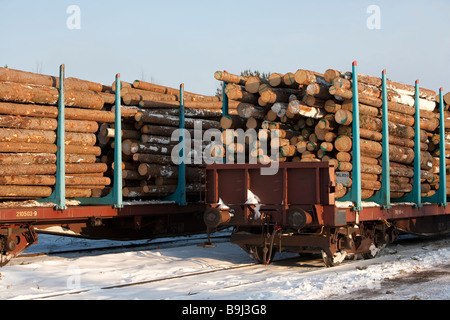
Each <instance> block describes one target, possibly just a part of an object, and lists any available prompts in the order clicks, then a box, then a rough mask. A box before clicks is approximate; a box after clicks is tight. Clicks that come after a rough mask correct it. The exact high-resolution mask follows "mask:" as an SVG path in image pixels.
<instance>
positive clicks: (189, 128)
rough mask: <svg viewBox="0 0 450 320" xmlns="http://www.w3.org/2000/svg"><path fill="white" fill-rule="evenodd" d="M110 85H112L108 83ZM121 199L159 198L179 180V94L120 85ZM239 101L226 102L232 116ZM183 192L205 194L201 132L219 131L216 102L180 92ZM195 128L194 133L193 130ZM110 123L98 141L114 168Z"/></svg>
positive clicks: (161, 88)
mask: <svg viewBox="0 0 450 320" xmlns="http://www.w3.org/2000/svg"><path fill="white" fill-rule="evenodd" d="M112 87H113V88H114V87H115V84H114V83H113V85H112ZM121 97H122V103H123V106H122V109H121V112H122V140H123V142H122V158H123V165H122V168H123V172H122V173H123V181H122V184H123V195H124V197H126V198H135V197H139V198H149V199H158V198H161V197H163V196H167V195H169V194H171V193H173V192H174V191H175V189H176V186H177V179H178V167H177V164H178V162H177V161H178V152H177V150H178V149H177V148H179V140H178V136H177V135H176V133H177V130H178V129H179V125H180V122H179V106H180V90H179V89H173V88H169V87H165V86H161V85H155V84H151V83H147V82H144V81H138V80H136V81H134V82H133V83H126V82H123V81H122V83H121ZM238 105H239V102H237V101H231V103H230V111H231V113H235V114H237V111H236V109H237V107H238ZM184 106H185V128H186V132H185V135H186V136H185V141H188V142H189V143H188V144H187V145H186V148H187V149H185V162H186V164H187V166H186V192H187V194H188V195H190V194H193V195H196V196H198V195H200V194H201V193H202V192H203V191H204V180H203V179H204V176H203V175H204V174H203V167H204V161H203V152H204V150H205V148H206V147H207V145H205V144H203V143H202V138H203V133H204V132H205V131H207V130H208V129H219V128H220V125H219V121H220V118H221V116H222V102H221V99H220V98H218V97H215V96H202V95H198V94H194V93H191V92H184ZM194 129H198V130H197V131H194ZM113 137H114V130H113V125H112V124H109V125H102V127H101V128H100V131H99V140H100V141H101V145H102V148H103V149H104V150H105V152H106V153H105V156H104V157H103V159H104V161H106V163H107V164H108V167H109V168H113V163H112V161H113V148H114V145H113V140H112V139H111V138H113Z"/></svg>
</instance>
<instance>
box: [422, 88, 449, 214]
mask: <svg viewBox="0 0 450 320" xmlns="http://www.w3.org/2000/svg"><path fill="white" fill-rule="evenodd" d="M443 90H444V89H443V88H440V89H439V116H440V118H439V189H438V190H437V191H436V193H435V194H434V195H432V196H431V197H424V198H422V201H423V202H430V203H439V205H440V206H443V207H445V206H447V168H446V151H445V114H444V102H443V98H444V97H443Z"/></svg>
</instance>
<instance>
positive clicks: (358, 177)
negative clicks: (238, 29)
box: [204, 62, 450, 266]
mask: <svg viewBox="0 0 450 320" xmlns="http://www.w3.org/2000/svg"><path fill="white" fill-rule="evenodd" d="M352 71H353V72H352V74H351V78H350V80H351V82H350V84H351V86H352V87H351V89H350V90H345V89H344V90H343V91H346V92H344V94H345V95H347V99H348V98H352V101H351V102H352V108H351V109H350V112H346V114H348V115H350V116H351V117H352V121H350V122H347V124H348V123H351V127H350V129H351V130H350V132H351V133H352V134H350V135H346V136H344V135H342V140H346V141H349V143H350V146H351V149H345V151H350V152H351V154H350V157H348V158H347V159H345V160H342V159H341V161H338V162H335V161H336V160H335V159H332V158H331V157H329V158H328V159H323V158H322V161H321V160H320V159H317V158H319V154H321V156H322V157H323V155H324V153H319V152H317V153H315V154H313V155H312V152H308V150H306V151H305V152H304V153H303V158H302V159H303V160H304V161H300V162H296V161H293V162H279V163H278V164H277V166H276V168H277V169H276V170H273V168H272V169H271V170H268V169H269V168H270V167H271V166H273V164H274V163H273V162H270V161H268V162H267V163H266V164H261V163H253V164H250V163H241V164H227V163H225V162H226V159H225V158H224V159H225V160H224V163H223V164H214V165H210V166H208V167H207V169H206V170H207V174H206V202H207V204H208V208H207V210H206V211H205V213H204V221H205V223H206V225H207V226H208V230H209V233H212V232H214V230H215V229H216V228H222V227H233V233H232V236H231V242H233V243H235V244H236V245H238V246H240V247H241V248H242V249H243V250H245V251H246V252H248V253H250V254H251V256H253V257H254V258H255V259H256V260H257V261H259V262H260V263H264V264H268V263H270V261H271V260H272V258H273V256H274V254H275V252H276V251H279V252H282V251H287V252H298V253H300V254H310V253H319V254H322V257H323V260H324V262H325V264H326V265H327V266H334V265H336V264H339V263H340V262H341V261H343V259H345V258H349V257H356V256H357V255H362V256H363V257H364V258H373V257H375V256H376V255H377V253H378V252H380V250H382V249H383V248H384V247H385V246H386V245H387V244H388V243H390V242H392V241H394V240H395V239H396V237H397V236H398V234H399V233H403V232H406V233H413V234H421V235H430V234H437V233H444V232H448V231H450V207H449V206H448V202H447V196H448V191H447V187H446V181H447V163H446V152H445V150H446V144H447V142H446V140H447V139H444V138H443V137H445V119H446V117H448V116H447V115H446V113H445V110H444V108H445V107H444V99H443V92H442V88H441V89H440V92H439V108H438V109H439V110H438V113H437V114H435V115H434V116H433V115H431V116H432V117H436V119H434V120H435V121H438V126H437V128H434V127H433V129H436V133H437V134H438V135H439V136H440V137H441V139H440V141H439V142H438V144H437V145H436V146H434V147H437V148H436V150H437V151H438V152H436V150H435V152H433V154H434V155H438V157H437V159H433V160H438V161H437V162H436V163H437V165H436V164H433V165H432V164H430V163H429V162H430V161H431V160H430V161H428V160H427V159H428V158H427V157H426V155H427V154H428V153H427V152H428V150H429V149H428V148H429V144H428V145H425V148H424V143H423V141H421V137H422V136H423V132H422V131H423V130H422V129H421V128H423V127H426V126H427V125H426V124H425V122H426V121H427V120H424V119H422V117H421V112H422V113H423V114H426V115H427V118H428V113H427V112H426V111H423V110H421V108H420V104H421V99H420V97H421V96H422V94H423V91H421V90H422V89H420V88H419V85H418V81H417V82H416V84H415V87H414V94H415V101H414V105H415V108H406V106H405V105H403V104H396V103H392V104H391V102H392V101H393V98H392V97H390V98H388V93H389V92H390V91H389V89H388V81H387V78H386V72H385V71H383V73H382V78H381V79H380V82H381V86H380V88H379V89H380V94H381V95H382V97H381V98H380V99H379V100H377V99H376V100H375V102H376V103H373V104H372V101H369V100H371V99H372V100H373V99H374V98H373V96H372V95H371V94H367V90H368V88H369V86H368V85H365V84H364V83H362V85H359V83H358V77H359V75H358V73H357V64H356V62H355V63H354V64H353V70H352ZM303 74H305V73H303ZM309 75H310V76H311V78H312V79H314V80H315V79H317V80H322V82H320V81H317V82H316V81H311V82H310V83H312V84H313V85H312V87H313V88H314V87H319V86H320V87H322V84H323V86H327V88H328V90H329V92H330V93H331V92H332V93H333V94H334V93H336V92H337V91H338V90H342V88H339V86H338V85H336V86H330V85H331V84H333V83H335V84H337V83H343V82H349V81H348V79H349V78H348V74H345V75H344V74H343V73H341V74H340V75H339V76H338V77H337V78H335V79H334V81H329V83H328V84H325V82H323V79H322V77H323V75H317V74H316V73H312V72H309ZM225 77H227V76H225ZM304 78H305V77H304ZM227 79H228V80H229V81H233V80H234V79H231V78H230V77H229V76H228V78H227ZM230 79H231V80H230ZM241 80H242V79H237V81H241ZM305 83H306V84H308V82H305ZM390 85H391V84H390ZM242 86H243V84H242ZM224 87H225V84H224ZM370 88H371V89H370V90H371V92H374V91H375V90H378V89H377V88H376V87H374V86H373V87H370ZM307 89H310V86H309V85H308V87H307ZM347 89H348V88H347ZM230 90H231V89H230ZM274 92H276V91H275V90H274ZM280 92H282V90H280V91H278V94H280ZM286 92H289V91H286ZM317 92H319V90H317ZM391 93H392V95H393V96H394V95H395V92H391ZM246 94H247V95H248V94H249V93H248V92H247V93H246ZM286 99H287V98H286ZM433 99H434V97H433ZM224 101H226V99H224ZM274 101H275V100H274ZM274 101H272V102H274ZM288 101H289V100H286V101H285V105H288V108H289V107H291V104H292V102H293V101H296V103H297V106H298V105H299V103H298V101H297V99H296V98H295V97H293V98H292V99H290V102H288ZM303 101H305V100H303ZM362 101H364V103H363V102H362ZM288 103H289V104H288ZM378 103H380V105H379V106H376V107H375V108H378V109H379V111H381V112H379V111H377V112H379V118H380V123H381V124H382V128H381V132H380V133H379V136H380V137H379V139H378V141H375V142H374V141H373V140H377V139H376V138H373V140H370V141H369V138H368V135H370V136H371V137H375V136H378V135H375V134H377V132H376V130H375V131H372V130H368V128H367V127H365V124H367V123H368V121H366V120H367V117H365V116H366V110H371V109H373V106H374V105H376V104H378ZM330 104H331V105H336V104H339V107H341V104H342V105H343V104H344V103H342V101H341V102H336V101H331V103H330ZM369 104H371V105H372V106H370V105H369ZM300 106H301V107H302V108H303V111H304V112H309V116H310V117H313V116H315V115H316V114H318V113H320V112H322V110H320V111H318V112H313V113H311V112H310V111H311V109H314V107H312V108H311V107H310V108H309V109H308V106H307V105H306V104H305V103H303V102H300ZM322 108H323V106H322V107H321V108H320V109H322ZM393 108H396V110H399V108H406V109H408V112H410V111H411V109H412V113H410V114H413V115H414V125H413V126H412V128H411V130H413V135H411V137H412V138H413V139H414V140H413V141H412V142H413V144H412V147H411V148H410V149H403V148H402V147H401V146H400V145H398V140H395V139H396V138H397V136H396V135H395V133H396V131H395V130H396V128H397V127H394V125H392V124H393V123H396V121H400V120H398V119H399V116H398V114H396V113H395V112H394V113H392V112H391V111H392V109H393ZM432 108H433V109H434V106H433V105H432ZM316 109H319V108H316ZM363 109H364V110H363ZM272 110H274V109H273V108H272ZM288 110H290V109H288ZM375 110H376V109H375ZM224 111H225V112H226V102H225V105H224ZM347 111H348V110H347ZM297 112H300V113H301V111H299V109H297ZM330 113H331V112H330ZM255 114H256V113H255V112H253V111H252V115H255ZM360 116H361V117H365V118H364V121H365V122H364V121H360ZM324 117H325V116H324V115H322V117H321V118H322V119H325V118H324ZM400 117H402V114H400ZM403 117H404V118H407V116H406V115H403ZM292 119H295V117H294V116H292V117H291V120H292ZM319 119H320V118H319ZM373 119H374V121H375V120H376V118H375V116H374V117H373ZM393 119H397V120H393ZM437 119H439V120H437ZM263 120H264V119H263ZM330 120H331V119H330V118H328V119H326V121H324V122H322V123H319V124H317V125H316V129H317V128H319V129H320V126H321V125H322V128H325V129H326V130H327V132H331V133H333V128H332V126H330V127H327V128H326V127H325V126H324V124H326V122H327V121H328V122H329V123H331V124H334V125H336V124H338V125H339V123H337V122H339V120H338V117H337V116H335V117H334V118H333V121H330ZM434 120H433V121H434ZM289 121H290V120H289V119H288V120H287V121H284V122H283V121H282V123H286V122H289ZM344 121H345V120H344ZM363 122H364V123H363ZM316 123H317V122H316ZM272 128H273V130H274V131H278V130H279V128H280V126H279V125H278V124H276V125H275V126H274V127H272ZM401 128H404V129H406V126H401ZM283 129H287V127H286V126H285V127H283ZM293 130H298V129H293ZM335 130H339V129H338V128H335ZM363 130H365V131H364V132H363ZM373 130H374V129H373ZM315 133H316V134H320V132H318V131H317V130H316V132H315ZM283 134H284V133H283ZM433 135H434V133H432V134H431V135H430V136H428V139H431V137H432V136H433ZM324 136H325V135H324ZM332 136H333V135H332ZM425 136H426V134H425ZM303 137H304V136H303ZM340 137H341V136H338V137H337V138H336V135H335V142H334V147H336V148H339V146H338V143H339V142H338V140H339V138H340ZM344 137H345V139H344ZM363 137H364V139H363ZM316 138H317V137H316ZM324 139H325V138H322V139H319V140H324ZM390 139H391V140H393V141H392V142H390ZM306 141H307V140H306ZM310 141H311V140H310ZM316 141H317V140H316ZM330 141H331V140H330ZM427 141H429V140H427ZM250 143H251V142H250ZM302 143H303V140H301V141H299V142H298V144H297V151H296V152H298V151H300V148H302V146H303V144H302ZM308 143H309V142H308ZM362 144H365V145H370V146H371V147H370V148H362V147H361V145H362ZM291 147H292V144H291ZM327 148H328V147H327V146H325V147H324V148H321V149H320V150H321V151H326V150H327ZM343 148H347V147H346V146H344V147H343ZM378 148H380V153H379V154H377V155H376V156H373V154H375V152H378V151H377V150H376V149H378ZM294 149H295V147H294ZM302 150H305V149H304V148H302ZM312 150H313V149H311V150H309V151H312ZM424 150H425V151H427V152H423V151H424ZM328 151H331V150H328ZM334 151H335V153H334V157H336V152H338V151H340V155H339V156H348V154H345V153H343V151H344V150H339V149H338V150H334ZM403 151H405V153H404V154H403V156H404V155H406V154H408V152H412V155H409V156H408V157H403V158H401V159H400V157H399V154H400V153H402V152H403ZM293 155H294V154H293V153H292V154H289V155H288V156H287V157H284V156H285V155H283V154H282V152H281V148H280V154H279V155H278V156H279V157H280V158H283V157H284V159H283V160H282V161H285V160H286V158H289V156H293ZM297 155H298V153H297ZM409 158H410V159H409ZM424 158H425V159H424ZM258 159H260V158H258ZM324 160H325V161H324ZM369 160H370V161H374V162H372V163H371V162H369ZM424 160H426V161H424ZM398 161H404V162H403V163H407V162H408V163H411V166H410V167H408V166H402V165H400V164H398ZM348 167H349V169H344V168H348ZM431 168H433V169H431ZM378 169H379V172H377V174H378V175H377V176H376V178H375V179H374V180H373V181H372V180H371V179H370V177H371V176H373V174H374V173H375V170H378ZM424 169H426V170H424ZM264 170H265V171H264ZM372 170H373V171H372ZM427 170H432V172H433V173H434V174H432V175H431V178H429V175H428V174H429V171H427ZM400 171H402V173H401V174H400V173H399V172H400ZM268 172H269V173H268ZM406 175H408V176H407V177H405V176H406ZM398 177H402V179H403V178H406V182H407V183H408V185H410V188H406V189H394V188H396V187H397V184H395V183H396V182H397V181H399V180H400V179H397V178H398ZM430 179H431V180H430ZM432 180H434V182H436V181H438V182H439V183H438V184H436V183H434V184H433V185H434V186H435V189H434V190H433V192H429V191H430V189H426V190H424V188H423V185H424V184H425V185H428V184H429V183H430V181H432ZM401 181H403V182H404V181H405V179H403V180H401ZM343 191H344V192H343Z"/></svg>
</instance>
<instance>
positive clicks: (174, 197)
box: [164, 84, 190, 206]
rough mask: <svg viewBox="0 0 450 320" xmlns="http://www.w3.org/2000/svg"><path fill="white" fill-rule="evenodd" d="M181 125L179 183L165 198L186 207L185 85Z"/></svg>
mask: <svg viewBox="0 0 450 320" xmlns="http://www.w3.org/2000/svg"><path fill="white" fill-rule="evenodd" d="M179 119H180V123H179V129H180V130H179V132H180V136H179V138H178V141H179V146H181V149H180V150H179V153H178V156H179V163H178V183H177V188H176V189H175V192H174V193H172V194H171V195H170V196H168V197H165V198H164V200H166V201H175V202H176V203H177V204H178V205H179V206H186V205H187V201H186V162H185V152H186V150H185V148H186V141H185V139H186V137H185V132H184V131H185V130H184V129H185V119H184V84H181V85H180V116H179ZM189 143H190V142H189Z"/></svg>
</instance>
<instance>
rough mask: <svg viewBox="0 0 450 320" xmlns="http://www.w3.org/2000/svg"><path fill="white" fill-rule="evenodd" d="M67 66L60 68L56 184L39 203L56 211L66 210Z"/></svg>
mask: <svg viewBox="0 0 450 320" xmlns="http://www.w3.org/2000/svg"><path fill="white" fill-rule="evenodd" d="M64 74H65V65H64V64H62V65H61V66H60V68H59V97H58V128H57V131H56V133H57V135H56V184H55V189H54V190H53V192H52V194H51V195H50V196H49V197H48V198H45V199H38V200H36V201H38V202H53V203H55V204H56V206H55V209H56V210H66V209H67V206H66V144H65V131H66V128H65V98H64Z"/></svg>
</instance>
